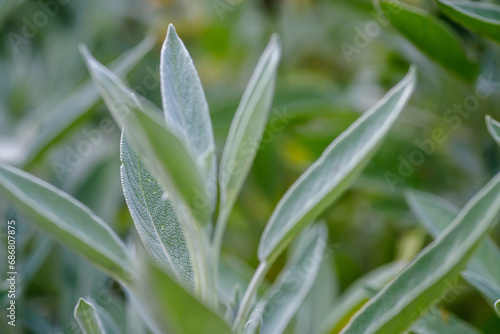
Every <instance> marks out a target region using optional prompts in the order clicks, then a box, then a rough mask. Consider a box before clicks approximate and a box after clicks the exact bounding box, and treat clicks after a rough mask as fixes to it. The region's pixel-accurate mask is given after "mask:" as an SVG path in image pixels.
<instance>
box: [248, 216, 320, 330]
mask: <svg viewBox="0 0 500 334" xmlns="http://www.w3.org/2000/svg"><path fill="white" fill-rule="evenodd" d="M327 235H328V230H327V228H326V226H325V225H317V226H315V227H313V228H311V229H310V230H306V231H304V233H303V234H302V235H301V238H300V239H301V240H300V244H299V246H298V247H297V248H296V249H295V250H294V253H293V255H292V257H291V259H290V260H289V262H288V263H287V265H286V267H285V268H284V269H283V271H282V273H281V274H280V276H279V277H278V278H277V279H276V282H275V283H274V284H273V285H272V286H271V288H270V289H269V291H268V292H267V293H266V294H265V295H264V297H263V298H262V300H261V301H259V303H258V305H257V306H256V307H255V309H254V311H253V312H252V314H251V315H250V319H251V320H250V322H249V324H248V326H255V325H258V324H259V321H256V320H258V319H259V316H260V315H262V322H261V324H260V333H261V334H275V333H282V332H283V331H284V330H285V329H286V327H287V325H288V323H289V322H290V320H291V319H292V317H293V316H294V314H295V312H296V311H297V310H298V308H299V307H300V305H301V304H302V302H303V301H304V299H305V298H306V296H307V294H308V293H309V291H310V289H311V287H312V285H313V283H314V281H315V280H316V276H317V274H318V270H319V267H320V264H321V261H322V260H323V253H324V251H325V248H326V238H327Z"/></svg>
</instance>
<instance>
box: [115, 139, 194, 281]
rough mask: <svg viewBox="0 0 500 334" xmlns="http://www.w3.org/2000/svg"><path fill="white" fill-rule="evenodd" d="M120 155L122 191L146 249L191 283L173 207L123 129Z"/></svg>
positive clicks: (163, 264)
mask: <svg viewBox="0 0 500 334" xmlns="http://www.w3.org/2000/svg"><path fill="white" fill-rule="evenodd" d="M120 156H121V161H122V166H121V178H122V186H123V193H124V195H125V199H126V202H127V206H128V208H129V211H130V214H131V215H132V218H133V220H134V224H135V226H136V228H137V232H138V233H139V236H140V237H141V240H142V242H143V244H144V246H145V248H146V250H147V251H148V253H149V254H150V255H151V256H152V258H153V259H154V261H155V262H156V263H157V264H159V265H160V266H162V268H165V269H167V270H168V271H169V273H170V274H171V275H172V276H174V277H176V278H177V279H178V280H179V282H181V283H183V284H185V285H186V286H187V287H193V283H194V277H193V270H192V267H191V260H190V257H189V252H188V248H187V245H186V240H185V238H184V233H183V231H182V228H181V226H180V224H179V220H178V218H177V215H176V214H175V211H174V208H173V207H172V204H171V203H170V202H169V201H168V200H166V199H165V196H166V193H164V191H163V190H162V188H161V186H160V184H159V183H158V181H157V180H156V179H155V177H154V175H153V174H151V172H150V171H149V169H148V168H147V167H146V165H145V164H144V162H143V161H142V159H141V158H140V157H139V156H138V155H137V153H136V152H135V151H134V149H133V148H132V146H131V145H130V143H129V142H128V141H127V139H126V137H125V134H124V133H122V139H121V145H120Z"/></svg>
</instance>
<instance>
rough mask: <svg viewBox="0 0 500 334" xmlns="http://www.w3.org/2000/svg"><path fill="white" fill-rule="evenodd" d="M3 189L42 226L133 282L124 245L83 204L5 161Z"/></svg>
mask: <svg viewBox="0 0 500 334" xmlns="http://www.w3.org/2000/svg"><path fill="white" fill-rule="evenodd" d="M0 189H2V190H3V191H4V192H5V193H7V195H9V196H10V197H11V198H12V200H13V201H14V202H15V203H17V204H18V205H19V207H20V208H21V209H22V210H23V212H25V213H26V214H27V215H28V216H29V217H31V218H32V219H33V222H34V223H35V224H37V225H38V226H39V227H40V228H41V229H43V230H45V231H47V232H49V233H50V234H52V235H53V236H54V237H56V239H57V240H59V241H60V242H61V243H63V244H64V245H65V246H66V247H68V248H69V249H71V250H73V251H75V252H77V253H79V254H81V255H83V256H85V257H86V258H87V259H89V260H90V261H91V262H92V263H94V264H95V265H96V266H98V267H99V268H101V269H102V270H103V271H104V272H106V273H108V274H109V275H111V276H112V277H114V278H116V279H118V280H120V281H121V282H123V283H125V284H131V282H132V280H133V277H134V273H133V271H132V267H131V259H130V255H129V253H128V250H127V249H126V247H125V245H124V244H123V243H122V241H121V240H120V239H119V238H118V236H117V235H116V234H115V233H114V232H113V231H112V230H111V228H110V227H109V226H108V225H107V224H106V223H105V222H103V221H102V220H101V219H100V218H99V217H97V216H96V215H95V214H94V213H93V212H92V211H90V210H89V209H88V208H87V207H86V206H84V205H83V204H82V203H80V202H78V201H77V200H75V199H74V198H72V197H71V196H69V195H68V194H66V193H65V192H63V191H61V190H59V189H57V188H56V187H54V186H53V185H51V184H49V183H47V182H45V181H43V180H40V179H39V178H36V177H34V176H33V175H30V174H28V173H26V172H24V171H21V170H19V169H17V168H14V167H11V166H8V165H4V164H0Z"/></svg>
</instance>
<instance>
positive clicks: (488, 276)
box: [406, 190, 500, 306]
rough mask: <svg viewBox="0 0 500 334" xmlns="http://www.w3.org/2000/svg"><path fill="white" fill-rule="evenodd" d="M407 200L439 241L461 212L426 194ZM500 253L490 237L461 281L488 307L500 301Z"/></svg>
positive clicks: (413, 193)
mask: <svg viewBox="0 0 500 334" xmlns="http://www.w3.org/2000/svg"><path fill="white" fill-rule="evenodd" d="M406 200H407V202H408V204H409V206H410V208H411V210H412V211H413V213H414V214H415V216H417V218H418V219H419V220H420V222H421V223H422V225H424V227H425V228H426V229H427V230H428V231H429V232H430V233H431V235H432V236H433V237H434V238H437V237H438V236H439V235H440V234H441V233H442V232H443V231H444V230H445V229H446V228H447V227H448V225H449V224H451V222H452V221H453V220H454V219H455V217H456V216H457V214H458V212H459V209H458V208H457V207H455V206H454V205H453V204H451V203H450V202H448V201H446V200H444V199H442V198H440V197H438V196H435V195H432V194H427V193H424V192H420V191H416V190H413V191H411V192H407V193H406ZM499 263H500V249H499V248H498V246H497V245H496V244H495V242H494V241H493V240H492V239H491V238H489V237H487V238H486V240H484V242H483V243H481V245H480V246H479V248H478V250H477V251H476V253H475V254H474V255H473V256H472V258H471V259H470V261H469V263H468V264H467V268H466V270H465V271H464V272H462V277H463V278H464V279H466V280H467V281H468V282H469V283H470V284H472V285H473V286H474V287H475V288H477V289H478V290H479V291H480V292H481V293H482V294H483V295H484V296H485V298H486V300H487V301H488V303H489V304H490V305H492V306H493V303H494V302H495V301H496V300H497V299H498V298H500V266H499V265H498V264H499Z"/></svg>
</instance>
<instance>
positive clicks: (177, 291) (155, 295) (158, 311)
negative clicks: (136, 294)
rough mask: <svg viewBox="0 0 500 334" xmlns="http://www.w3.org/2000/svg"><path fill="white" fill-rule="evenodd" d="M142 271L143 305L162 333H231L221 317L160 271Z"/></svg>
mask: <svg viewBox="0 0 500 334" xmlns="http://www.w3.org/2000/svg"><path fill="white" fill-rule="evenodd" d="M142 262H146V263H144V264H143V268H142V269H141V274H142V275H143V277H142V278H141V284H142V286H141V289H142V291H143V294H142V295H143V297H144V305H145V306H146V308H147V309H148V310H149V312H150V314H151V316H152V318H153V320H154V321H155V322H156V324H157V325H158V327H159V328H160V330H161V331H162V333H174V334H198V333H220V334H229V333H231V331H230V329H229V327H228V326H227V324H226V323H225V322H224V320H222V318H221V317H219V315H217V314H216V313H215V312H214V311H212V310H211V309H210V308H209V307H207V306H205V305H204V304H202V303H201V302H200V301H199V300H198V299H196V298H195V297H194V296H193V295H191V294H190V293H189V292H188V291H186V290H185V289H184V288H183V287H182V286H180V285H179V284H178V283H177V282H176V281H175V280H173V279H172V278H171V277H170V276H169V275H167V274H166V273H165V272H164V271H163V270H161V269H160V268H158V267H156V266H154V265H152V264H150V263H147V260H144V261H142Z"/></svg>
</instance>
